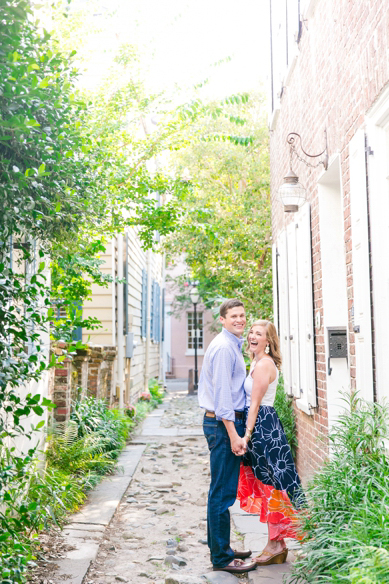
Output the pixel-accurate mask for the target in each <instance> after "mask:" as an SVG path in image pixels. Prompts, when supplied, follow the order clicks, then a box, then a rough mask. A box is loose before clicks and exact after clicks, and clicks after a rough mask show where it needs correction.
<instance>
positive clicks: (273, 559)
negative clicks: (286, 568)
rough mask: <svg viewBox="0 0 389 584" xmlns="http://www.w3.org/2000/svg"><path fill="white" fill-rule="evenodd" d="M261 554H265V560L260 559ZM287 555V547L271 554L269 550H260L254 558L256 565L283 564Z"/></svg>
mask: <svg viewBox="0 0 389 584" xmlns="http://www.w3.org/2000/svg"><path fill="white" fill-rule="evenodd" d="M263 556H267V559H266V560H263V561H262V560H260V558H262V557H263ZM287 557H288V548H285V549H284V550H282V552H278V554H271V553H270V552H262V553H261V554H260V555H259V556H257V557H256V558H254V561H255V562H256V564H257V566H269V565H270V564H284V563H285V562H286V558H287Z"/></svg>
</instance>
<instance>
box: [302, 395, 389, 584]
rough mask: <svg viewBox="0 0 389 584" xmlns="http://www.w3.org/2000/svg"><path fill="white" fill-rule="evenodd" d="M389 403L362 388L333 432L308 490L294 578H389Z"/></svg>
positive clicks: (374, 582)
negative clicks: (366, 397)
mask: <svg viewBox="0 0 389 584" xmlns="http://www.w3.org/2000/svg"><path fill="white" fill-rule="evenodd" d="M388 438H389V409H388V406H387V405H382V404H378V403H366V402H364V401H363V400H361V399H360V398H359V397H358V395H357V394H353V395H351V396H349V397H347V399H346V400H345V413H343V414H342V415H341V416H340V418H339V420H338V422H337V424H336V426H335V427H334V429H333V431H332V433H331V435H330V451H331V456H330V459H329V460H328V461H327V462H326V463H325V464H324V465H323V467H322V468H321V469H320V470H319V471H317V473H316V474H315V476H314V478H313V479H312V481H311V482H310V483H309V485H308V487H307V489H306V490H305V493H306V497H307V501H308V507H307V510H306V513H305V514H304V515H303V520H302V525H301V531H302V534H303V549H302V553H301V554H300V556H299V558H298V559H297V561H296V563H295V564H294V568H293V577H292V579H291V582H292V583H300V582H301V583H303V582H304V583H305V582H308V583H310V582H312V583H313V582H315V583H318V582H323V584H324V583H326V584H327V583H334V584H340V583H342V584H343V583H352V584H356V583H358V584H360V583H361V584H362V583H365V584H378V583H380V584H382V583H385V582H386V583H387V582H389V570H388V567H389V563H388V560H389V530H388V521H389V470H388V469H389V460H388V453H387V448H386V444H387V440H388Z"/></svg>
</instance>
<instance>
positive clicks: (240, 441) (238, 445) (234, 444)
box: [231, 435, 247, 456]
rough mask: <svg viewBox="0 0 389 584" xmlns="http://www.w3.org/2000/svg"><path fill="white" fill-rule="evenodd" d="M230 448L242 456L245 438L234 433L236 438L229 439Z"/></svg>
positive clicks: (245, 444) (245, 446)
mask: <svg viewBox="0 0 389 584" xmlns="http://www.w3.org/2000/svg"><path fill="white" fill-rule="evenodd" d="M231 450H232V452H233V453H234V454H235V455H236V456H243V454H244V453H245V452H246V450H247V442H246V440H245V439H244V438H241V437H240V436H238V435H236V438H235V439H234V440H232V441H231Z"/></svg>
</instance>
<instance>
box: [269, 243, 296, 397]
mask: <svg viewBox="0 0 389 584" xmlns="http://www.w3.org/2000/svg"><path fill="white" fill-rule="evenodd" d="M277 249H278V254H279V255H278V262H277V266H278V273H277V280H278V300H279V322H280V330H279V331H278V336H279V338H280V345H281V355H282V373H283V376H284V388H285V391H286V392H287V393H288V394H289V395H290V394H291V393H292V380H291V371H290V340H289V334H290V333H289V286H288V252H287V246H286V233H285V231H282V232H281V233H280V235H279V237H278V241H277ZM273 266H274V268H273V269H274V270H275V268H276V266H275V264H273Z"/></svg>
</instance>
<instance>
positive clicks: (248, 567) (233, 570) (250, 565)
mask: <svg viewBox="0 0 389 584" xmlns="http://www.w3.org/2000/svg"><path fill="white" fill-rule="evenodd" d="M256 567H257V564H256V563H255V562H244V561H243V560H232V562H231V563H230V564H228V565H227V566H224V568H217V567H216V566H214V567H213V570H214V571H215V572H230V574H244V573H245V572H251V571H252V570H255V568H256Z"/></svg>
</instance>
